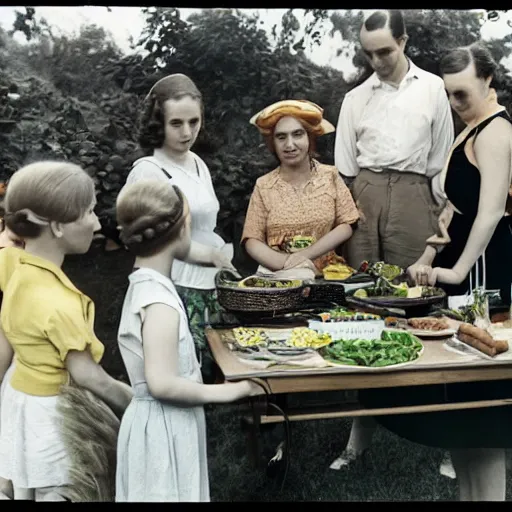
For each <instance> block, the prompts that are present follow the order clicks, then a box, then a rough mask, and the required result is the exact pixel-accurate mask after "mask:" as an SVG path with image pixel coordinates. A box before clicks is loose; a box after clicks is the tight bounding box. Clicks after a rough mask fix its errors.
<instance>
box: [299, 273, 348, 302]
mask: <svg viewBox="0 0 512 512" xmlns="http://www.w3.org/2000/svg"><path fill="white" fill-rule="evenodd" d="M305 302H306V304H307V305H313V304H315V305H320V304H321V305H327V306H331V305H333V304H337V305H339V306H342V305H343V304H345V302H346V301H345V287H344V286H343V283H341V282H335V281H325V280H324V279H316V280H315V281H314V282H313V283H311V291H310V292H309V295H308V297H307V299H305Z"/></svg>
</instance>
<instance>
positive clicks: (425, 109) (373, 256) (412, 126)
mask: <svg viewBox="0 0 512 512" xmlns="http://www.w3.org/2000/svg"><path fill="white" fill-rule="evenodd" d="M360 41H361V46H362V48H363V51H364V53H365V55H366V58H367V59H368V62H369V63H370V65H371V67H372V68H373V70H374V73H373V74H372V75H371V76H370V78H368V79H367V80H366V81H365V82H363V83H362V84H361V85H359V86H358V87H356V88H354V89H353V90H351V91H350V92H348V93H347V94H346V96H345V98H344V100H343V104H342V106H341V111H340V116H339V120H338V127H337V130H336V144H335V151H334V154H335V164H336V167H337V168H338V170H339V171H340V173H341V174H342V175H343V176H344V177H345V178H348V180H347V181H349V182H350V181H352V183H351V189H352V194H353V196H354V200H355V201H356V203H357V205H358V208H359V210H360V212H361V214H362V217H361V220H360V221H359V223H358V227H357V229H356V230H355V232H354V234H353V236H352V238H351V239H350V240H349V241H348V242H347V244H346V245H345V249H346V257H347V260H348V263H349V265H351V266H352V267H355V268H358V267H359V266H360V264H361V263H362V262H363V261H364V260H369V261H374V262H375V261H385V262H386V263H391V264H395V265H399V266H401V267H403V268H407V267H408V266H410V265H411V264H412V263H414V262H415V261H416V260H417V259H418V258H419V256H421V254H423V251H424V249H425V240H426V239H427V238H429V237H430V236H431V235H433V234H434V232H435V231H436V228H437V214H438V213H439V208H438V205H437V202H436V200H435V195H436V187H435V185H434V183H433V181H432V178H434V177H435V176H436V175H438V174H439V172H440V171H441V170H442V168H443V167H444V164H445V162H446V158H447V155H448V151H449V149H450V146H451V144H452V142H453V137H454V133H453V132H454V130H453V119H452V115H451V110H450V105H449V102H448V98H447V96H446V92H445V90H444V84H443V81H442V79H441V78H440V77H438V76H436V75H433V74H432V73H429V72H427V71H424V70H422V69H420V68H418V67H417V66H416V65H415V64H414V63H413V62H412V61H411V60H410V59H409V58H407V57H406V55H405V53H404V50H405V45H406V42H407V34H406V31H405V24H404V19H403V16H402V13H401V12H400V11H377V12H374V13H373V14H372V15H371V16H370V17H368V18H367V19H366V21H365V22H364V24H363V26H362V28H361V33H360ZM434 182H435V180H434Z"/></svg>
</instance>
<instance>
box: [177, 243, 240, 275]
mask: <svg viewBox="0 0 512 512" xmlns="http://www.w3.org/2000/svg"><path fill="white" fill-rule="evenodd" d="M185 261H186V262H187V263H192V264H194V265H204V266H209V267H217V268H227V269H229V270H232V271H235V272H236V268H235V267H234V265H233V264H232V263H231V261H230V259H229V258H228V256H226V255H225V254H224V253H223V252H222V251H221V250H220V249H217V248H216V247H210V246H209V245H203V244H200V243H199V242H194V241H192V243H191V245H190V251H189V253H188V256H187V257H186V258H185Z"/></svg>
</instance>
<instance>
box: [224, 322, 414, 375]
mask: <svg viewBox="0 0 512 512" xmlns="http://www.w3.org/2000/svg"><path fill="white" fill-rule="evenodd" d="M226 342H227V344H228V345H229V346H230V348H231V350H236V351H239V352H244V353H245V354H247V353H249V354H251V357H252V358H253V359H255V358H258V357H261V358H262V359H267V358H268V354H274V355H276V356H288V357H290V360H291V359H293V358H294V356H303V355H304V354H306V353H312V354H315V353H316V354H317V356H316V357H318V356H320V357H321V359H320V361H321V360H322V359H323V361H324V364H326V365H327V366H332V367H338V366H339V367H351V368H353V369H354V370H357V369H364V370H366V371H368V370H374V371H378V370H379V369H383V368H387V367H400V366H404V365H407V364H411V363H412V362H414V361H416V360H417V359H418V358H419V357H420V356H421V355H422V353H423V351H424V347H423V345H422V343H421V341H420V340H419V339H418V338H417V337H416V336H414V335H413V334H411V333H409V332H406V331H403V332H395V331H388V330H384V331H382V332H381V334H380V336H378V337H374V338H371V337H365V338H353V337H349V338H338V337H334V336H332V335H331V334H329V333H327V332H318V331H316V330H315V329H311V328H308V327H296V328H294V329H274V330H271V329H261V328H257V329H255V328H251V329H248V328H245V327H237V328H235V329H233V330H232V334H231V336H230V337H229V338H227V339H226ZM258 354H259V355H258Z"/></svg>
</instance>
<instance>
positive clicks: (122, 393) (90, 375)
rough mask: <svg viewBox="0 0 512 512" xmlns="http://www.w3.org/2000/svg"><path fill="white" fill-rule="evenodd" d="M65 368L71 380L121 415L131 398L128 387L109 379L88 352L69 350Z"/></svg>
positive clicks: (130, 390) (131, 392) (111, 378)
mask: <svg viewBox="0 0 512 512" xmlns="http://www.w3.org/2000/svg"><path fill="white" fill-rule="evenodd" d="M65 363H66V368H67V370H68V371H69V374H70V375H71V378H72V379H73V380H74V381H75V382H76V383H77V384H78V385H79V386H81V387H83V388H85V389H88V390H89V391H91V392H92V393H94V394H95V395H96V396H97V397H99V398H100V399H101V400H103V401H104V402H105V403H106V404H107V405H109V406H110V407H111V408H112V410H113V411H114V412H116V413H117V414H119V415H122V413H123V412H124V410H125V409H126V408H127V407H128V405H129V403H130V400H131V399H132V396H133V391H132V388H131V387H130V386H128V385H127V384H124V383H123V382H121V381H118V380H116V379H114V378H113V377H111V376H110V375H109V374H108V373H107V372H106V371H105V370H104V369H103V368H102V367H101V366H100V365H99V364H98V363H96V362H95V361H94V359H93V358H92V356H91V354H90V352H89V350H83V351H79V350H70V351H69V352H68V354H67V356H66V360H65Z"/></svg>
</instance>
